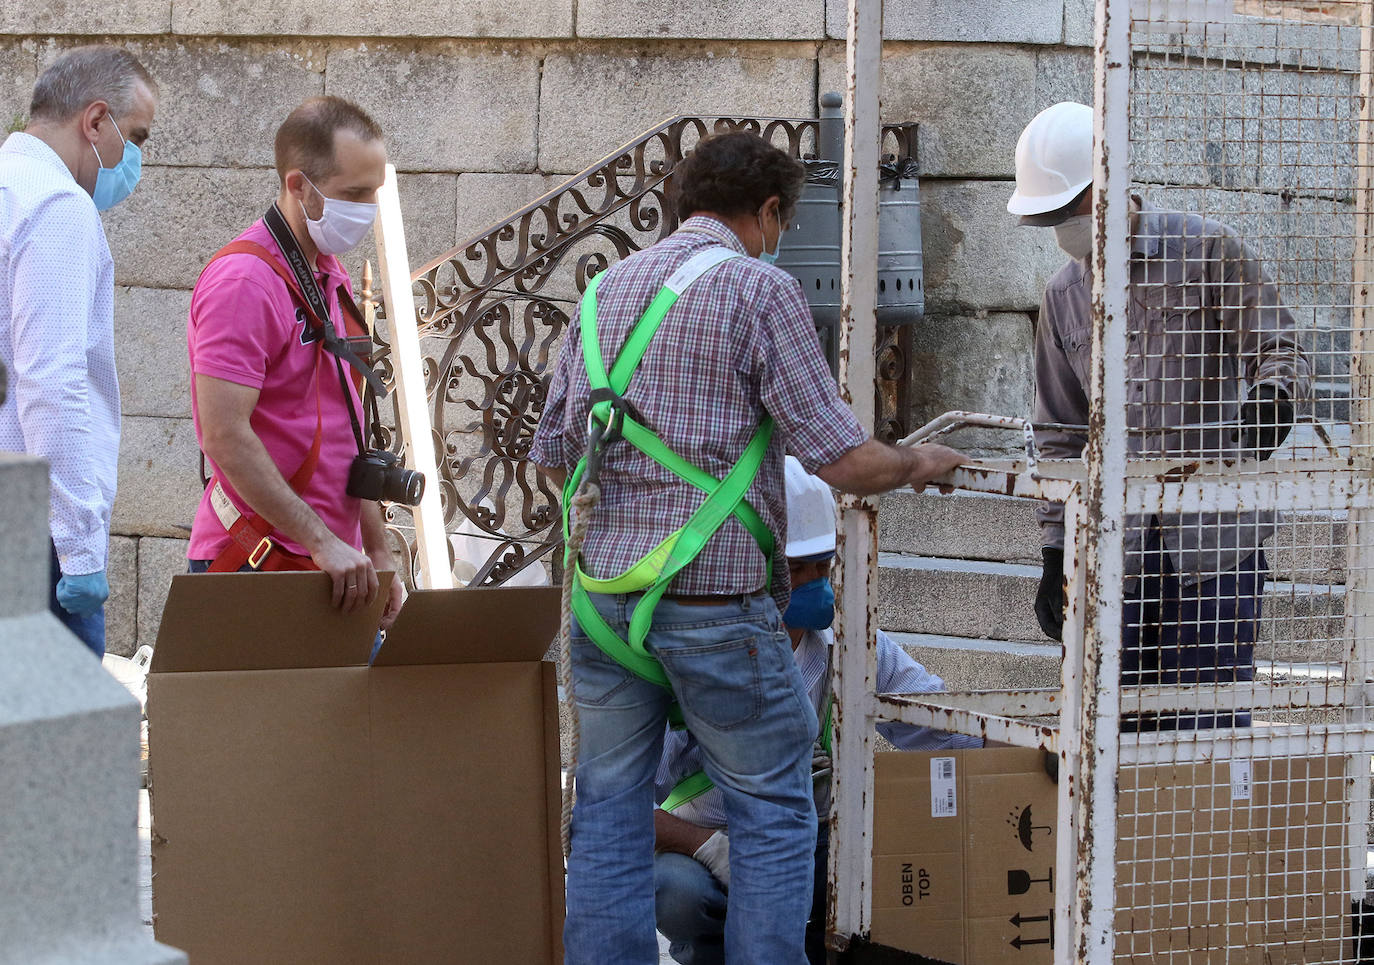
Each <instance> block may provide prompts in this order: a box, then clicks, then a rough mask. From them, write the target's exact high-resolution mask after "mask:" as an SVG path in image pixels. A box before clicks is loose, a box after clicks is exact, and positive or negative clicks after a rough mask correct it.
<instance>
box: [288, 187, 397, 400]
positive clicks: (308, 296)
mask: <svg viewBox="0 0 1374 965" xmlns="http://www.w3.org/2000/svg"><path fill="white" fill-rule="evenodd" d="M262 220H263V223H264V224H266V226H267V231H268V233H269V234H271V235H272V240H274V241H275V242H276V243H277V247H278V248H280V249H281V253H282V255H283V257H285V258H286V263H287V265H289V266H290V268H291V274H292V275H294V276H295V278H296V284H297V285H298V286H299V288H300V295H301V297H302V298H304V299H305V303H306V307H307V308H308V309H309V310H310V314H311V315H313V316H314V317H315V321H316V322H317V325H316V327H317V328H318V329H319V330H320V338H322V339H323V340H324V350H325V351H326V352H328V353H329V354H330V355H332V356H334V359H335V361H336V362H339V364H340V367H341V368H342V363H343V362H347V363H348V364H349V365H350V366H352V367H353V368H354V369H355V370H356V371H357V372H358V373H359V374H361V375H362V377H363V378H364V379H365V380H366V381H367V384H368V387H369V388H371V389H372V392H373V393H374V394H375V395H376V397H377V398H380V399H384V398H386V386H385V385H384V384H383V383H382V380H381V379H380V378H378V377H377V373H375V372H373V371H372V369H371V368H369V367H368V365H367V363H366V362H364V361H363V360H362V359H360V358H358V355H357V353H356V352H354V351H353V349H352V348H350V347H349V344H348V340H347V339H344V338H340V337H339V333H338V331H337V330H335V328H334V322H333V320H331V319H330V317H329V308H328V307H327V305H326V303H325V300H324V295H323V293H321V291H320V286H319V283H318V282H316V280H315V273H314V272H313V271H311V270H310V265H309V263H308V262H307V261H306V260H305V252H303V251H301V246H300V243H299V242H297V241H296V236H295V234H294V233H293V232H292V231H291V227H290V225H288V224H287V223H286V218H285V216H284V215H282V213H281V209H280V208H278V207H277V205H276V203H275V202H273V204H272V207H270V208H268V209H267V214H265V215H263V219H262ZM344 397H345V398H347V393H345V396H344ZM349 410H350V412H351V411H352V407H351V406H350V407H349Z"/></svg>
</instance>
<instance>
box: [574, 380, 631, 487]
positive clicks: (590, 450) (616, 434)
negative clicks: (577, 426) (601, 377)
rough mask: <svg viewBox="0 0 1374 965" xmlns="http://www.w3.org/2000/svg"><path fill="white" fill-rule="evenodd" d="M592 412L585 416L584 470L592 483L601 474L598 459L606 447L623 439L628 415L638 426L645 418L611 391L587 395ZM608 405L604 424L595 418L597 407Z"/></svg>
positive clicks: (623, 398) (628, 401)
mask: <svg viewBox="0 0 1374 965" xmlns="http://www.w3.org/2000/svg"><path fill="white" fill-rule="evenodd" d="M588 398H589V401H590V402H591V405H592V410H591V411H589V412H588V413H587V471H586V478H587V479H588V480H590V481H592V482H595V481H596V480H597V479H599V478H600V475H601V460H602V455H603V454H604V453H605V451H606V448H607V447H608V446H610V445H611V444H612V443H614V442H618V441H620V440H621V439H623V438H624V436H625V419H626V417H627V416H628V417H629V418H631V419H634V420H635V421H636V422H638V423H639V424H641V425H643V424H644V416H643V415H642V414H641V413H640V411H639V409H638V408H637V407H636V406H635V404H634V403H633V402H631V401H630V400H629V399H627V398H625V397H624V396H622V395H619V394H617V393H616V392H615V391H614V390H612V389H610V388H601V389H593V390H592V391H591V394H590V395H589V397H588ZM603 403H607V404H609V405H610V408H611V412H610V416H609V417H608V418H607V419H606V421H605V422H604V423H603V422H601V420H600V419H599V418H598V417H597V415H596V412H595V410H596V407H597V406H599V405H601V404H603Z"/></svg>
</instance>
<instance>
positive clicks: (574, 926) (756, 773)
mask: <svg viewBox="0 0 1374 965" xmlns="http://www.w3.org/2000/svg"><path fill="white" fill-rule="evenodd" d="M638 599H639V595H638V594H631V595H628V596H624V595H621V596H596V595H594V596H593V597H592V600H593V601H594V604H595V606H596V608H597V611H598V612H599V613H600V614H601V616H602V618H603V619H605V620H606V622H607V623H608V624H609V625H610V627H611V629H613V630H615V631H616V632H617V633H619V634H621V635H624V634H625V633H626V632H627V627H628V623H629V617H630V613H631V612H632V610H633V606H634V603H635V602H636V601H637V600H638ZM647 645H648V647H649V649H650V651H651V652H652V653H653V654H654V655H655V656H656V657H658V659H659V661H660V663H662V665H663V669H664V672H665V673H666V674H667V676H668V680H669V683H670V684H671V686H672V689H673V693H672V694H671V695H670V694H669V693H668V691H667V690H665V689H664V688H662V687H659V686H658V685H656V684H652V683H649V682H648V681H646V680H643V679H641V678H639V677H636V676H635V675H634V674H632V673H630V672H629V671H628V670H625V669H624V668H622V667H621V666H620V664H618V663H616V662H615V661H614V660H612V659H611V658H610V657H607V656H606V655H605V654H603V653H602V652H601V650H600V649H598V648H597V646H596V644H594V643H592V642H591V640H590V639H589V638H588V637H586V636H585V635H583V633H582V631H581V628H580V627H576V626H574V630H573V639H572V648H571V649H572V654H571V656H572V664H573V680H574V684H575V688H576V692H577V693H576V696H577V712H578V716H579V719H580V725H581V726H580V732H581V746H580V750H579V761H578V766H577V803H576V806H575V807H574V810H573V822H572V854H571V856H570V857H569V858H568V914H567V922H566V924H565V926H564V929H563V944H564V950H565V958H564V962H565V963H566V965H653V963H656V962H657V961H658V942H657V940H656V938H655V937H654V826H653V808H654V774H655V772H656V771H657V769H658V763H659V757H660V756H661V754H662V751H663V732H664V730H665V726H666V724H667V719H668V708H669V706H670V704H671V702H672V699H673V697H674V696H676V698H677V700H678V703H679V704H680V705H681V707H682V713H683V717H684V719H685V721H686V724H687V727H688V729H689V730H690V731H691V732H692V734H693V736H694V737H696V739H697V742H698V743H699V744H700V745H701V748H702V751H703V757H704V765H705V770H706V773H707V775H708V776H709V777H710V778H711V780H712V781H714V782H715V784H716V786H717V787H718V788H720V790H721V792H722V793H723V794H724V797H725V809H726V818H727V822H728V824H729V827H730V880H731V887H730V894H729V897H728V899H727V909H728V915H727V918H726V925H725V953H726V957H727V958H728V960H729V961H730V963H731V965H803V963H804V962H805V961H806V956H805V952H804V951H803V940H804V938H803V936H804V933H805V929H806V919H807V913H808V912H809V911H810V907H811V895H810V893H809V891H810V889H808V888H806V887H800V888H799V887H797V884H798V882H806V881H809V880H810V879H811V875H812V851H813V849H814V848H815V844H816V805H815V802H814V800H813V798H812V793H811V742H812V741H813V740H815V737H816V732H817V729H818V724H817V720H816V712H815V710H814V709H813V708H812V707H811V703H810V701H809V700H808V698H807V694H806V688H805V686H804V685H803V683H802V679H801V673H800V672H799V671H798V669H797V665H796V661H795V660H793V658H792V645H791V641H790V640H789V639H788V638H787V634H786V633H784V632H783V630H782V626H781V619H780V618H779V616H778V610H777V607H776V606H775V605H774V604H773V601H772V600H771V599H769V598H767V597H765V596H754V597H747V598H739V597H734V598H729V599H728V600H727V601H726V602H723V603H720V604H711V605H708V606H689V605H685V604H681V603H675V602H673V601H671V600H664V601H663V602H661V603H660V604H659V606H658V609H657V611H656V612H655V614H654V622H653V629H652V630H650V632H649V638H648V641H647Z"/></svg>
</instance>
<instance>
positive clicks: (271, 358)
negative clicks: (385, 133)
mask: <svg viewBox="0 0 1374 965" xmlns="http://www.w3.org/2000/svg"><path fill="white" fill-rule="evenodd" d="M275 147H276V163H277V175H278V176H279V178H280V179H281V191H280V193H279V194H278V195H277V200H276V202H275V203H274V204H273V205H272V206H271V207H270V208H268V209H267V213H266V215H264V216H263V218H261V219H259V220H258V221H257V222H255V223H254V224H253V225H252V227H250V228H249V229H248V230H247V231H245V232H244V233H243V234H241V235H239V237H238V238H237V239H236V240H235V241H234V242H233V243H232V244H230V245H228V246H226V247H225V248H224V249H222V250H221V251H220V252H219V253H218V254H216V255H215V257H214V258H213V259H211V261H210V264H209V265H208V266H207V267H206V268H205V271H204V272H202V273H201V276H200V280H199V281H198V282H196V287H195V292H194V293H193V295H192V297H191V316H190V321H189V323H188V325H187V330H186V340H187V347H188V349H189V351H190V356H191V375H192V387H191V402H192V411H193V413H194V415H195V425H196V437H197V439H198V440H199V441H200V445H201V449H202V451H203V452H204V453H205V455H206V458H207V461H208V466H209V468H210V469H211V470H212V475H211V479H210V484H209V485H208V486H207V487H206V489H205V495H204V496H203V497H202V499H201V501H200V507H199V509H198V510H197V512H196V517H195V522H194V525H193V526H192V528H191V544H190V548H189V551H188V554H187V555H188V557H189V558H190V569H191V571H192V572H205V571H210V572H233V571H236V570H323V571H324V572H325V573H328V574H329V576H330V578H331V579H332V580H333V583H334V604H335V605H336V606H338V607H340V608H341V609H342V610H343V611H344V612H352V611H354V610H356V609H358V608H360V607H364V606H367V605H368V604H370V603H371V602H372V601H373V600H375V599H376V596H377V592H378V585H379V584H378V580H377V571H378V570H394V569H395V568H396V561H395V559H394V558H393V556H392V552H391V547H390V546H389V544H388V542H387V537H386V529H385V527H384V526H383V523H382V514H381V507H380V505H379V503H378V502H377V498H378V496H379V495H380V493H378V492H377V491H375V490H376V488H377V487H375V486H372V487H368V486H366V485H362V486H360V485H359V483H360V479H359V478H358V477H359V475H360V473H359V472H358V468H359V467H357V466H356V465H355V463H358V462H359V461H360V456H361V454H362V453H363V451H364V448H365V446H364V434H363V429H362V427H363V425H364V424H365V422H364V419H365V413H364V412H363V406H362V401H361V395H360V388H361V384H362V382H363V380H364V379H365V378H372V379H375V376H372V375H371V372H370V371H369V370H368V369H367V368H366V365H365V364H364V363H363V362H362V361H361V360H360V359H359V357H358V355H357V353H356V351H355V349H361V347H362V341H363V339H364V337H365V335H366V331H365V329H364V328H363V327H362V323H361V316H360V315H359V314H358V310H357V306H356V305H355V304H354V302H353V296H352V286H351V285H350V283H349V279H348V273H347V272H346V271H344V269H343V266H342V265H340V263H339V259H338V257H337V256H338V255H341V254H343V253H345V252H347V251H349V250H351V249H353V248H355V247H356V246H357V245H358V244H360V243H361V242H362V240H363V238H364V237H366V235H367V232H368V230H369V229H370V228H371V226H372V222H373V220H374V219H375V217H376V208H377V205H376V200H377V191H378V189H380V188H381V186H382V182H383V180H384V179H385V177H386V147H385V146H384V144H383V142H382V131H381V128H379V127H378V126H377V124H376V122H375V121H373V120H372V118H371V117H369V116H368V115H367V114H366V113H365V112H364V111H363V110H362V109H361V108H359V107H357V106H356V105H354V104H351V103H349V102H348V101H344V100H340V99H339V98H337V97H317V98H312V99H311V100H308V101H306V102H305V103H303V104H302V105H301V106H300V107H298V108H296V110H294V111H292V112H291V115H290V116H289V117H287V119H286V121H285V122H284V123H283V124H282V125H281V127H280V128H278V130H277V137H276V145H275ZM361 468H363V469H366V468H367V467H366V466H363V467H361ZM367 481H368V480H366V479H363V480H361V482H364V483H366V482H367ZM374 481H375V480H374ZM404 599H405V587H404V586H403V584H402V582H401V580H400V579H399V578H397V579H394V580H392V581H391V589H390V597H389V599H388V600H387V604H386V609H385V612H384V614H383V617H382V629H387V628H388V627H390V626H391V625H392V623H394V622H395V619H396V616H397V614H398V613H399V612H400V609H401V605H402V602H403V601H404Z"/></svg>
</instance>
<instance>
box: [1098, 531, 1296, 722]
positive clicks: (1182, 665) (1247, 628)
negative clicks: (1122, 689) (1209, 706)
mask: <svg viewBox="0 0 1374 965" xmlns="http://www.w3.org/2000/svg"><path fill="white" fill-rule="evenodd" d="M1142 563H1143V571H1142V572H1141V574H1140V580H1139V582H1138V583H1137V586H1136V590H1135V592H1134V593H1128V594H1126V598H1125V600H1124V601H1123V610H1122V646H1121V682H1122V684H1123V685H1125V686H1127V687H1131V686H1153V685H1159V684H1192V683H1210V682H1212V681H1222V682H1226V681H1245V680H1254V679H1255V640H1256V639H1257V638H1258V636H1259V621H1260V611H1261V606H1262V603H1263V599H1264V581H1265V578H1266V577H1267V576H1268V573H1269V567H1268V563H1267V561H1266V560H1265V558H1264V551H1263V550H1256V551H1255V553H1254V554H1253V555H1251V556H1249V557H1247V558H1246V559H1244V560H1242V561H1241V563H1240V565H1239V566H1237V567H1236V568H1235V569H1234V570H1232V571H1230V572H1228V573H1222V574H1219V575H1218V576H1216V577H1214V578H1213V579H1210V580H1204V581H1202V582H1200V583H1194V584H1192V585H1184V584H1183V583H1182V582H1181V581H1180V580H1179V578H1178V576H1177V574H1175V573H1174V567H1173V562H1172V560H1171V559H1170V557H1169V553H1168V551H1167V550H1165V549H1164V546H1163V543H1162V542H1161V540H1160V533H1159V527H1158V526H1157V525H1155V526H1152V527H1151V531H1150V534H1149V536H1148V537H1147V539H1146V543H1145V550H1144V555H1143V559H1142ZM1249 726H1250V713H1249V712H1248V711H1243V710H1238V711H1236V712H1235V713H1231V712H1230V711H1226V712H1222V713H1217V714H1199V713H1177V712H1168V713H1161V714H1139V715H1137V714H1126V715H1124V716H1123V717H1122V720H1121V729H1122V731H1124V732H1126V733H1135V732H1153V731H1161V730H1203V729H1211V728H1216V727H1249Z"/></svg>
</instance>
